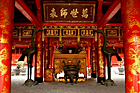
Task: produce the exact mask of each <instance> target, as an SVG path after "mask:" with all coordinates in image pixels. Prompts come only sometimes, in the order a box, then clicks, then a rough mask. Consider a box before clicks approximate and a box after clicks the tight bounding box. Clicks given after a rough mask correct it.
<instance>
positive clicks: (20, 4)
mask: <svg viewBox="0 0 140 93" xmlns="http://www.w3.org/2000/svg"><path fill="white" fill-rule="evenodd" d="M15 6H16V8H17V9H18V10H19V11H20V12H21V13H22V14H23V15H24V16H25V17H26V18H27V19H28V20H29V21H30V22H31V23H32V24H33V25H34V26H41V23H40V22H39V21H38V19H37V18H36V16H35V15H34V14H33V13H32V11H31V10H30V9H29V7H28V6H27V5H26V3H25V2H24V1H23V0H15Z"/></svg>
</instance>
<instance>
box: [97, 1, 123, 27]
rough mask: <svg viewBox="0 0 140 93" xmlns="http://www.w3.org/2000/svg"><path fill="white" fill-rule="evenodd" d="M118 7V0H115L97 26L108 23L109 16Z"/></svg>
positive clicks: (117, 9)
mask: <svg viewBox="0 0 140 93" xmlns="http://www.w3.org/2000/svg"><path fill="white" fill-rule="evenodd" d="M120 8H121V3H120V0H115V1H114V2H113V4H112V5H111V6H110V8H109V9H108V10H107V12H106V13H105V15H104V16H103V18H102V20H101V21H100V22H99V24H98V26H99V27H100V26H104V25H105V24H106V23H108V22H109V21H110V20H111V18H112V17H113V16H114V15H115V14H116V13H117V12H118V11H119V10H120Z"/></svg>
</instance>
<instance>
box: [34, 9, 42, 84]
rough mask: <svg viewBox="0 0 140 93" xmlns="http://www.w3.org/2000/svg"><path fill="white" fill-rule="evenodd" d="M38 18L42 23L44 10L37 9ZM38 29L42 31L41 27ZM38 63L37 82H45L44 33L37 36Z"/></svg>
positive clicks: (36, 64)
mask: <svg viewBox="0 0 140 93" xmlns="http://www.w3.org/2000/svg"><path fill="white" fill-rule="evenodd" d="M37 18H38V20H39V21H40V22H42V10H41V9H37ZM36 28H37V29H42V27H41V26H37V27H36ZM36 49H37V52H36V57H35V58H36V60H35V61H36V62H35V81H38V82H39V83H42V82H43V43H42V31H40V32H38V33H37V34H36Z"/></svg>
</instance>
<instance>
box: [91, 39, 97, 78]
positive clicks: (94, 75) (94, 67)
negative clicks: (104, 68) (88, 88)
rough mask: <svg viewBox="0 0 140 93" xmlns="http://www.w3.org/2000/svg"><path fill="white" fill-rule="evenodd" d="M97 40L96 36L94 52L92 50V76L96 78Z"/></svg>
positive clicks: (93, 45) (93, 42) (93, 41)
mask: <svg viewBox="0 0 140 93" xmlns="http://www.w3.org/2000/svg"><path fill="white" fill-rule="evenodd" d="M96 44H97V43H96V42H95V38H93V39H92V43H91V45H92V50H91V51H92V52H91V56H92V59H91V77H93V78H96V77H97V70H96V69H97V50H96Z"/></svg>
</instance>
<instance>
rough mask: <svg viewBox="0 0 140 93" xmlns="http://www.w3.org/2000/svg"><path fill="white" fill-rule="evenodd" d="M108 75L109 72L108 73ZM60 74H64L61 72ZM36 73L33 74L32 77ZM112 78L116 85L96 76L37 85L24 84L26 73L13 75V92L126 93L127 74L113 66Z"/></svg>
mask: <svg viewBox="0 0 140 93" xmlns="http://www.w3.org/2000/svg"><path fill="white" fill-rule="evenodd" d="M106 75H107V74H106ZM59 76H63V73H61V74H60V75H58V78H59ZM33 77H34V74H32V79H34V78H33ZM111 78H112V80H114V82H115V84H116V86H105V85H101V84H100V83H97V79H96V78H91V77H90V75H88V79H87V80H86V81H85V82H78V83H77V84H74V85H71V84H70V83H68V84H65V83H64V82H58V80H57V79H55V82H43V83H39V84H38V85H36V86H31V87H29V86H22V84H23V83H24V82H25V80H26V79H27V74H26V75H13V76H11V93H125V75H124V74H122V75H119V72H118V70H117V68H116V67H112V73H111Z"/></svg>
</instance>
